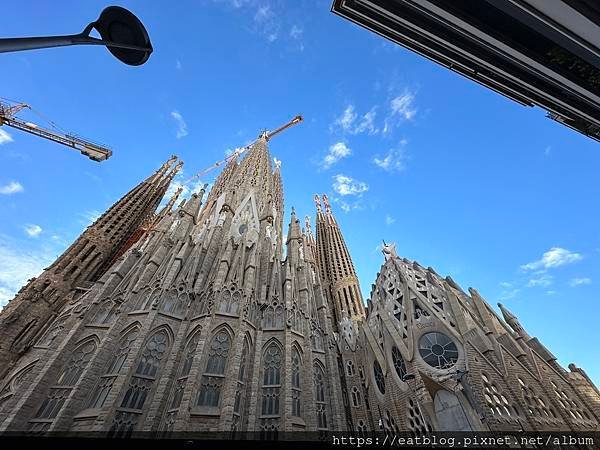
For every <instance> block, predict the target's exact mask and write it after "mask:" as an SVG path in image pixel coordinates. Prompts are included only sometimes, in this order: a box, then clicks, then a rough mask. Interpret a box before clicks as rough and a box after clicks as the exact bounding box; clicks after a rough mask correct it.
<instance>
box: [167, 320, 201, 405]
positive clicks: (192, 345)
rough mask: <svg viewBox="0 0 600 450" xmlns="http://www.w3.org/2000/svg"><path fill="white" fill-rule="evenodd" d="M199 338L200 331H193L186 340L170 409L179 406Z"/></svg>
mask: <svg viewBox="0 0 600 450" xmlns="http://www.w3.org/2000/svg"><path fill="white" fill-rule="evenodd" d="M199 340H200V331H196V333H194V335H193V336H192V338H191V339H189V340H188V342H187V344H186V346H185V350H184V352H183V361H182V362H181V366H180V369H179V374H178V376H177V380H176V382H175V392H174V393H173V398H172V400H171V406H170V409H175V408H179V405H180V404H181V399H182V398H183V390H184V389H185V385H186V383H187V379H188V376H189V374H190V370H191V368H192V362H193V361H194V356H195V354H196V349H197V347H198V341H199Z"/></svg>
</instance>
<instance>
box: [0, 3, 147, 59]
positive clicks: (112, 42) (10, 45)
mask: <svg viewBox="0 0 600 450" xmlns="http://www.w3.org/2000/svg"><path fill="white" fill-rule="evenodd" d="M94 28H95V29H96V31H98V33H99V34H100V37H101V38H102V39H97V38H93V37H90V33H91V31H92V30H93V29H94ZM67 45H105V46H106V47H107V48H108V51H109V52H111V53H112V54H113V55H114V56H115V57H116V58H117V59H118V60H120V61H121V62H123V63H125V64H128V65H130V66H139V65H142V64H144V63H145V62H146V61H147V60H148V58H149V57H150V54H151V53H152V50H153V49H152V44H151V43H150V37H149V36H148V33H147V32H146V29H145V28H144V25H143V24H142V22H140V20H139V19H138V18H137V17H136V16H135V15H133V13H131V12H130V11H128V10H126V9H125V8H121V7H120V6H109V7H108V8H105V9H104V10H103V11H102V13H100V17H98V20H96V21H95V22H92V23H90V24H89V25H88V26H87V27H85V29H84V30H83V31H82V32H81V33H80V34H72V35H66V36H45V37H26V38H6V39H0V53H5V52H16V51H21V50H34V49H39V48H49V47H64V46H67Z"/></svg>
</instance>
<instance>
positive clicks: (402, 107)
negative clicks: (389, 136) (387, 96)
mask: <svg viewBox="0 0 600 450" xmlns="http://www.w3.org/2000/svg"><path fill="white" fill-rule="evenodd" d="M414 103H415V94H414V93H412V92H410V91H409V90H408V89H406V90H404V92H403V93H402V94H401V95H398V96H397V97H394V98H393V99H392V100H391V101H390V105H389V106H390V113H389V114H388V116H387V117H386V119H385V124H384V127H383V133H384V134H385V133H389V132H390V131H392V129H393V128H394V127H395V126H396V125H398V124H399V123H400V122H403V121H406V120H412V119H413V118H414V117H415V115H416V114H417V108H416V106H415V104H414Z"/></svg>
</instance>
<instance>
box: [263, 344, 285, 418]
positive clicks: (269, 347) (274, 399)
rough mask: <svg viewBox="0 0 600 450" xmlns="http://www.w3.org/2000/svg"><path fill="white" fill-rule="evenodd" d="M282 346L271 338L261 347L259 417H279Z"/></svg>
mask: <svg viewBox="0 0 600 450" xmlns="http://www.w3.org/2000/svg"><path fill="white" fill-rule="evenodd" d="M282 362H283V346H282V345H281V342H280V341H279V340H278V339H277V338H274V337H273V338H271V339H269V340H268V341H267V342H265V345H264V346H263V352H262V402H261V415H263V416H275V417H279V416H280V415H281V413H280V408H279V403H280V402H279V397H280V393H281V386H282V382H281V381H282V377H281V367H282Z"/></svg>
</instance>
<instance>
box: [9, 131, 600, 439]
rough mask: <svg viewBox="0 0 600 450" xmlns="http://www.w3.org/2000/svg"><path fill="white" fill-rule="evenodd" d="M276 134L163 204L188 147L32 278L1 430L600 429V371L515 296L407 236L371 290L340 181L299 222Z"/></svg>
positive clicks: (20, 297) (15, 315) (12, 343)
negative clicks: (350, 236)
mask: <svg viewBox="0 0 600 450" xmlns="http://www.w3.org/2000/svg"><path fill="white" fill-rule="evenodd" d="M267 141H268V139H267V136H266V135H264V134H263V135H261V137H259V139H258V140H257V141H256V142H255V143H254V144H253V146H252V147H251V148H250V149H249V151H248V152H247V153H246V154H245V156H244V157H243V158H232V159H230V160H229V162H228V163H227V165H226V166H225V167H224V169H223V170H222V172H221V173H220V175H219V176H218V178H217V179H216V181H215V183H214V185H213V187H212V189H211V190H210V192H208V193H207V192H205V189H206V186H205V188H204V189H202V190H201V191H200V192H198V193H194V194H192V195H191V197H190V198H189V199H186V200H183V201H180V202H179V204H178V205H177V202H178V201H179V199H178V198H177V196H178V195H179V194H180V191H179V192H177V194H176V195H175V196H174V197H173V198H171V199H170V201H169V202H168V204H167V206H166V207H165V208H163V209H162V210H160V211H157V208H158V207H159V204H160V202H161V199H162V198H163V197H164V195H165V192H166V191H167V188H168V186H169V184H170V182H171V180H172V179H173V177H174V176H175V174H176V173H177V172H178V171H179V170H180V168H181V165H182V163H181V162H178V161H177V158H175V157H172V158H171V159H169V161H167V162H166V163H165V164H164V165H163V166H162V167H161V168H160V169H159V170H158V171H157V172H156V173H154V174H152V175H151V176H149V177H148V178H147V179H146V180H144V181H142V182H141V183H140V184H139V185H138V186H136V187H135V188H134V189H133V190H131V191H130V192H129V193H127V194H126V195H125V196H124V197H123V198H122V199H120V200H119V201H117V202H116V203H115V204H114V205H113V206H112V207H111V208H110V209H109V210H108V211H106V212H105V213H104V214H103V215H102V216H101V217H100V218H99V219H98V220H97V221H96V222H95V223H94V224H93V225H91V226H90V227H88V228H87V229H86V230H85V232H84V233H83V234H82V235H81V236H80V237H79V238H78V239H77V240H76V241H75V242H74V243H73V245H71V246H70V247H69V248H68V249H67V250H66V251H65V253H64V254H63V255H62V256H60V257H59V258H58V259H57V260H56V261H55V262H54V263H53V264H52V265H51V266H50V267H48V268H47V269H45V271H44V272H43V273H42V274H41V275H40V276H39V277H37V278H34V279H31V280H30V281H29V282H28V284H27V285H26V286H24V287H23V288H22V289H21V290H20V291H19V292H18V294H17V295H16V297H15V298H14V299H13V300H12V301H11V302H9V303H8V305H7V306H6V307H5V308H4V309H3V310H2V311H1V313H0V433H2V432H22V433H28V434H29V433H31V434H39V435H43V434H45V433H48V432H52V431H64V432H79V431H82V432H97V433H100V434H101V435H105V436H135V435H136V433H138V432H150V433H154V435H155V436H157V437H169V436H174V435H177V432H202V431H220V432H225V433H231V434H232V436H236V435H237V436H243V435H244V433H245V432H258V433H260V436H261V437H263V438H272V437H276V436H277V435H278V434H279V433H282V432H292V431H348V432H354V433H360V434H365V433H370V432H373V431H385V432H390V433H398V432H403V431H409V432H413V433H415V434H422V433H427V432H429V431H438V430H441V431H471V430H472V431H488V430H492V431H495V430H506V431H515V432H516V431H520V430H526V431H541V430H565V431H600V393H599V391H598V389H597V388H596V386H595V385H594V384H593V382H592V381H591V380H590V379H589V378H588V376H587V375H586V373H585V372H584V371H583V370H582V369H580V368H578V367H576V366H575V365H573V364H571V365H569V368H568V370H566V369H564V368H563V367H561V366H560V365H559V364H558V363H557V361H556V358H555V356H553V354H552V353H551V352H550V351H549V350H548V349H547V348H546V347H545V346H544V345H543V344H542V343H541V342H540V341H539V340H538V339H537V338H535V337H531V336H530V335H529V334H527V331H526V329H525V328H524V327H523V325H522V324H521V323H520V322H519V320H518V318H517V317H515V316H514V315H513V314H512V313H511V312H510V311H508V310H507V309H506V308H504V307H503V306H502V305H499V307H500V310H501V313H502V317H500V316H499V315H498V314H497V313H496V312H495V311H494V309H493V308H492V307H491V306H490V305H489V304H488V303H487V302H486V300H485V299H484V298H482V296H481V295H480V294H479V293H478V292H477V291H476V290H475V289H472V288H470V289H468V291H467V292H465V291H464V290H463V289H462V288H461V287H460V286H458V285H457V284H456V283H455V282H454V281H453V280H452V279H451V278H450V277H445V278H444V277H442V276H440V275H438V274H437V273H436V272H435V271H434V270H433V269H432V268H430V267H429V268H425V267H422V266H421V265H419V263H417V262H416V261H409V260H407V259H404V258H402V257H400V256H398V255H397V253H396V249H395V246H394V245H384V246H383V253H384V261H383V265H382V267H381V269H380V271H379V274H378V275H377V279H376V280H375V282H374V284H373V286H372V288H371V294H370V298H369V299H367V301H366V302H365V301H364V299H363V298H362V294H361V289H360V286H359V280H358V278H357V276H356V272H355V269H354V265H353V261H352V258H351V253H350V250H349V249H348V247H347V246H346V244H345V242H344V236H343V233H342V230H341V228H340V226H339V224H338V222H337V220H336V218H335V216H334V214H333V212H332V208H331V205H330V203H329V200H328V198H327V196H326V195H323V196H322V197H319V196H315V202H316V224H315V227H314V232H313V227H312V225H311V223H310V221H309V220H308V219H307V220H306V221H305V223H304V224H302V223H301V222H300V220H299V219H298V218H297V217H296V213H295V212H294V210H293V209H292V212H291V221H290V223H289V224H286V226H287V234H286V233H284V231H283V227H284V223H283V218H284V199H283V187H282V178H281V172H280V167H279V164H277V163H276V164H273V163H272V159H271V156H270V154H269V150H268V148H267V146H268V142H267ZM590 345H592V344H590Z"/></svg>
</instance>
